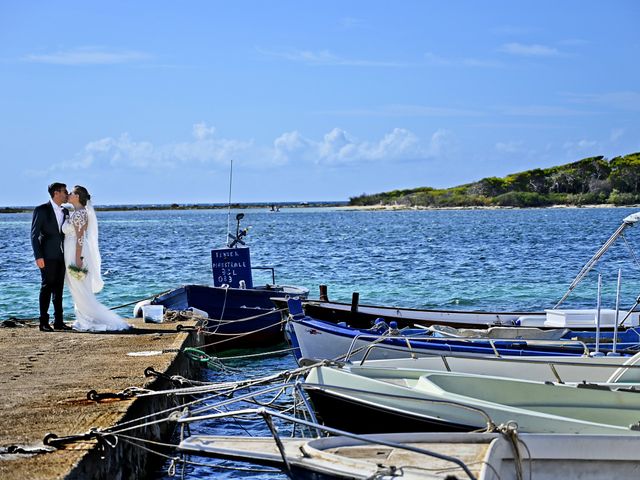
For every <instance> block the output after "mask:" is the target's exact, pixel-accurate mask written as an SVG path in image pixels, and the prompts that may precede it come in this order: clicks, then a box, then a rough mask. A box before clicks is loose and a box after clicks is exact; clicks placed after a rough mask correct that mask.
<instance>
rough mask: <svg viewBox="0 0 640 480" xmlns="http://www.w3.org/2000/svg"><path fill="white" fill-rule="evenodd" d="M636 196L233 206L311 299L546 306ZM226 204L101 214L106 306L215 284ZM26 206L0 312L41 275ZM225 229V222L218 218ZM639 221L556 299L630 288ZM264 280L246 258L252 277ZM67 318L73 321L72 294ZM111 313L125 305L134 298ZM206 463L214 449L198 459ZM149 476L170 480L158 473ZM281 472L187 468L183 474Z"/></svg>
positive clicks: (257, 251)
mask: <svg viewBox="0 0 640 480" xmlns="http://www.w3.org/2000/svg"><path fill="white" fill-rule="evenodd" d="M636 211H637V209H634V208H550V209H502V210H402V211H385V210H383V211H367V210H345V209H310V208H290V209H282V210H280V211H279V212H270V211H267V210H257V209H254V210H244V211H243V212H244V213H245V218H244V219H243V221H242V227H251V228H250V230H249V235H248V236H247V238H246V241H247V243H248V244H249V245H250V246H251V259H252V265H253V266H266V267H274V268H275V271H276V282H277V283H280V284H289V285H301V286H306V287H307V288H309V289H310V290H311V296H312V297H317V295H318V286H319V285H321V284H324V285H327V286H328V288H329V297H330V299H332V300H336V301H345V302H349V301H350V299H351V294H352V292H355V291H357V292H359V294H360V303H361V304H384V305H397V306H406V307H414V308H442V309H458V310H466V309H469V310H472V309H475V310H519V311H522V310H536V311H540V310H543V309H545V308H551V307H553V306H554V305H555V303H556V302H557V301H558V300H559V299H560V298H561V297H562V295H563V294H564V293H565V291H566V289H567V287H568V285H569V284H570V282H571V280H572V279H573V278H574V277H575V275H576V274H577V273H578V272H579V271H580V268H581V267H582V265H583V264H584V263H585V262H586V261H587V260H588V259H589V258H590V257H591V256H592V255H593V254H594V253H595V252H596V250H597V249H598V248H599V247H600V246H601V245H602V244H603V243H604V242H605V241H606V240H607V238H609V236H610V235H611V234H612V233H613V232H614V231H615V230H616V228H618V226H620V224H621V223H622V220H623V218H625V217H626V216H627V215H629V214H631V213H635V212H636ZM236 213H238V212H237V211H232V212H231V213H230V214H229V213H228V212H227V211H226V210H171V211H124V212H98V220H99V223H100V248H101V252H102V267H103V271H104V280H105V288H104V290H103V292H101V293H100V294H99V298H100V300H101V301H102V302H103V303H105V304H106V305H108V306H112V307H113V306H117V305H122V304H126V303H129V302H134V301H135V300H138V299H142V298H146V297H149V296H151V295H154V294H156V293H159V292H162V291H165V290H168V289H170V288H174V287H177V286H179V285H181V284H188V283H197V284H212V282H213V278H212V273H211V256H210V255H211V254H210V250H211V249H212V248H216V247H220V246H223V245H224V244H225V242H226V237H227V233H228V229H229V230H231V232H232V233H235V214H236ZM30 224H31V215H30V214H29V213H20V214H3V215H1V216H0V293H1V295H0V320H4V319H7V318H9V317H16V318H35V317H37V314H38V313H37V312H38V284H39V279H40V275H39V273H38V271H37V268H36V267H35V264H34V262H33V255H32V252H31V245H30V241H29V232H30ZM228 227H229V228H228ZM639 247H640V232H639V231H638V227H635V228H634V227H632V228H629V229H627V231H626V234H625V237H624V238H623V239H619V240H618V241H617V242H616V244H615V245H614V246H613V247H612V248H611V249H610V250H609V251H608V252H607V253H606V254H605V255H604V257H603V258H602V260H601V261H600V263H598V265H597V266H596V268H595V269H594V271H592V272H591V273H590V274H589V275H588V276H587V277H586V279H585V280H584V281H583V282H582V284H581V285H580V286H578V288H576V290H575V291H574V292H573V293H572V294H571V295H570V296H569V298H568V299H567V300H566V302H565V303H564V305H563V306H564V307H565V308H595V306H596V300H597V299H596V291H597V287H596V285H597V274H598V273H601V274H602V281H603V293H602V305H603V307H605V308H614V306H615V293H616V291H615V290H616V279H617V274H618V270H619V269H622V296H621V303H622V308H629V307H631V306H632V305H633V304H634V303H635V300H636V297H637V296H638V294H639V293H640V269H639V266H638V258H636V257H635V256H634V255H635V254H636V252H637V251H638V250H639ZM270 282H271V274H270V273H269V272H268V271H264V270H256V271H255V272H254V284H256V285H258V284H264V283H270ZM64 305H65V312H66V315H67V316H66V319H67V320H68V321H71V320H72V319H73V314H72V312H73V306H72V303H71V299H70V298H69V295H66V297H65V301H64ZM118 312H119V313H120V314H121V315H123V316H130V315H131V307H127V308H124V309H121V310H118ZM293 366H295V363H294V361H293V359H292V357H291V356H289V355H283V356H277V357H273V358H267V359H262V360H253V361H244V362H240V363H236V364H235V365H234V367H235V368H236V369H237V370H238V372H236V373H231V374H229V373H222V372H219V371H210V372H206V373H205V375H207V378H208V379H209V380H211V381H220V380H221V379H224V380H228V379H230V378H242V377H243V376H244V375H245V372H246V375H248V372H250V373H251V375H258V374H261V373H264V374H268V373H272V372H274V371H278V370H282V369H287V368H292V367H293ZM192 433H210V434H252V435H264V434H266V433H267V431H266V430H265V428H264V426H263V425H260V426H255V427H252V426H251V425H249V426H248V427H247V424H245V423H243V424H239V423H237V422H232V421H231V422H224V426H223V427H222V428H221V427H219V426H216V424H205V425H201V426H196V425H194V426H192ZM194 460H197V461H200V462H202V463H204V464H205V465H206V464H207V463H209V462H211V461H207V460H206V459H204V460H203V459H195V458H194ZM156 477H157V478H169V477H167V476H166V473H165V472H164V470H163V471H159V472H157V476H156ZM241 477H244V478H284V477H283V476H281V475H275V476H274V475H271V474H263V473H256V472H241V471H236V472H224V471H220V470H212V469H210V468H208V467H206V466H190V467H189V468H188V469H187V471H186V478H241Z"/></svg>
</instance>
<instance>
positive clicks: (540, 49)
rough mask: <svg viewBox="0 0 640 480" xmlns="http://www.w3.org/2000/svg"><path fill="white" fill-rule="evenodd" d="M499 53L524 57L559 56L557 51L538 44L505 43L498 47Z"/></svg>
mask: <svg viewBox="0 0 640 480" xmlns="http://www.w3.org/2000/svg"><path fill="white" fill-rule="evenodd" d="M500 51H501V52H504V53H509V54H511V55H519V56H524V57H557V56H559V55H560V52H559V51H558V50H557V49H555V48H553V47H548V46H546V45H538V44H531V45H525V44H522V43H506V44H504V45H502V47H500Z"/></svg>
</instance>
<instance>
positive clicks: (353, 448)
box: [178, 419, 640, 480]
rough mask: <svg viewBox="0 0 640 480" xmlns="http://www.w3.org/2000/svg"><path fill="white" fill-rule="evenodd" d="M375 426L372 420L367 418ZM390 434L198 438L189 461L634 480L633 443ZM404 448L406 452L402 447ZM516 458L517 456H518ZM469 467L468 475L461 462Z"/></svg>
mask: <svg viewBox="0 0 640 480" xmlns="http://www.w3.org/2000/svg"><path fill="white" fill-rule="evenodd" d="M372 421H373V422H375V419H372ZM516 439H517V441H516V443H515V445H514V443H513V442H511V441H510V440H509V438H508V437H507V436H505V435H501V434H498V433H392V434H381V435H369V436H366V437H364V436H357V435H350V436H343V435H341V436H334V437H325V438H316V439H301V438H279V442H280V445H281V448H282V450H280V448H279V447H278V444H277V443H276V441H275V440H274V438H271V437H222V436H209V435H207V436H205V435H197V436H192V437H188V438H186V439H184V440H182V441H181V442H180V444H179V446H178V451H180V452H183V453H186V454H188V455H200V456H207V457H213V458H220V459H227V460H235V461H243V462H250V463H253V464H258V465H269V466H274V467H277V468H279V469H281V470H282V471H284V472H286V473H287V474H288V475H289V477H290V478H293V479H304V480H306V479H315V480H320V479H354V480H365V479H370V478H376V479H380V480H392V479H397V478H399V476H401V478H403V479H411V480H413V479H420V480H426V479H428V480H432V479H440V480H444V479H451V478H458V479H463V478H477V479H478V480H498V479H501V480H516V479H521V478H534V479H537V480H555V479H557V478H560V477H561V478H563V479H566V480H577V479H581V480H586V479H603V478H634V477H637V475H638V471H639V470H640V460H639V459H638V451H637V447H638V439H637V438H634V437H629V436H618V435H559V434H552V435H549V434H518V435H517V436H516ZM403 447H404V448H403ZM516 453H517V455H516ZM453 460H457V461H459V462H460V463H461V464H462V465H464V466H465V467H466V470H465V469H464V468H463V467H462V465H460V464H459V463H456V462H454V461H453Z"/></svg>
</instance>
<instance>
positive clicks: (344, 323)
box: [338, 322, 347, 327]
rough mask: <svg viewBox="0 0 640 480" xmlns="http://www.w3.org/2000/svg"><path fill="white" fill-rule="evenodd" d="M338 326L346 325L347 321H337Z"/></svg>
mask: <svg viewBox="0 0 640 480" xmlns="http://www.w3.org/2000/svg"><path fill="white" fill-rule="evenodd" d="M338 326H339V327H346V326H347V322H338Z"/></svg>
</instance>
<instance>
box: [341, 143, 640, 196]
mask: <svg viewBox="0 0 640 480" xmlns="http://www.w3.org/2000/svg"><path fill="white" fill-rule="evenodd" d="M637 203H640V152H638V153H632V154H629V155H625V156H620V157H615V158H612V159H611V160H608V159H606V158H605V157H603V156H598V157H590V158H585V159H583V160H579V161H577V162H573V163H569V164H566V165H560V166H557V167H550V168H544V169H541V168H536V169H533V170H527V171H524V172H520V173H513V174H511V175H507V176H506V177H504V178H500V177H488V178H483V179H482V180H479V181H477V182H473V183H468V184H466V185H459V186H457V187H452V188H445V189H437V188H431V187H420V188H413V189H407V190H394V191H392V192H384V193H376V194H372V195H367V194H363V195H360V196H357V197H351V198H350V199H349V204H350V205H353V206H368V205H400V206H407V207H476V206H478V207H480V206H485V207H490V206H499V207H546V206H551V205H597V204H610V205H632V204H637Z"/></svg>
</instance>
